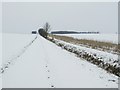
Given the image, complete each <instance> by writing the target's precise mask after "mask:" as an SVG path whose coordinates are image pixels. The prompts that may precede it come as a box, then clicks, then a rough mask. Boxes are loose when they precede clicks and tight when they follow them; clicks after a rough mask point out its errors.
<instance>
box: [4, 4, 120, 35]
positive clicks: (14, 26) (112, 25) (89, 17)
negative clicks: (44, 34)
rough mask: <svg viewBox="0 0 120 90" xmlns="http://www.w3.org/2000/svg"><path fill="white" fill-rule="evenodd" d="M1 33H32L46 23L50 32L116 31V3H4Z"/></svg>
mask: <svg viewBox="0 0 120 90" xmlns="http://www.w3.org/2000/svg"><path fill="white" fill-rule="evenodd" d="M2 5H3V7H2V12H3V13H2V15H3V16H2V18H3V20H2V21H3V22H2V24H3V25H2V26H3V32H11V33H31V31H32V30H38V28H39V27H41V26H43V25H44V23H45V22H49V23H50V25H51V26H52V30H74V31H100V32H105V33H116V32H117V31H118V7H117V2H96V3H95V2H78V3H73V2H67V3H65V2H61V3H53V2H45V3H42V2H26V3H25V2H13V3H12V2H6V3H3V4H2Z"/></svg>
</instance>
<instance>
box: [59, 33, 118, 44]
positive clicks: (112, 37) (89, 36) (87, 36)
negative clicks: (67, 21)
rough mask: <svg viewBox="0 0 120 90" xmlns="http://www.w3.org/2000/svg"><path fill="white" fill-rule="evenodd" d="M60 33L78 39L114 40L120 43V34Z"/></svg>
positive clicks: (113, 41)
mask: <svg viewBox="0 0 120 90" xmlns="http://www.w3.org/2000/svg"><path fill="white" fill-rule="evenodd" d="M59 35H63V36H69V37H74V38H77V39H87V40H96V41H103V42H112V43H115V44H117V43H118V34H59Z"/></svg>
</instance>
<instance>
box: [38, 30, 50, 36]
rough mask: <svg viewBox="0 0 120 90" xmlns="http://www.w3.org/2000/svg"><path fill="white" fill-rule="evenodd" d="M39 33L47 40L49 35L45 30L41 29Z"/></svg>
mask: <svg viewBox="0 0 120 90" xmlns="http://www.w3.org/2000/svg"><path fill="white" fill-rule="evenodd" d="M38 33H39V34H40V35H41V36H43V37H44V38H47V35H48V33H47V32H46V31H45V30H44V29H43V28H40V29H39V30H38Z"/></svg>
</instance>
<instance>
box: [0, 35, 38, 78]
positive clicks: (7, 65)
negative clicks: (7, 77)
mask: <svg viewBox="0 0 120 90" xmlns="http://www.w3.org/2000/svg"><path fill="white" fill-rule="evenodd" d="M37 37H38V35H36V37H35V38H34V39H33V40H32V41H30V42H29V43H28V44H27V45H26V46H24V48H23V49H22V50H21V51H20V52H19V54H18V55H16V56H15V57H13V58H12V59H11V60H8V61H7V63H5V64H3V66H2V67H1V68H0V69H1V72H0V77H1V75H2V74H3V73H4V72H5V71H6V70H7V69H9V67H10V65H11V64H13V63H14V62H15V61H16V60H17V59H18V58H19V57H21V56H22V55H23V54H24V53H25V51H26V50H27V49H28V48H29V47H30V46H31V45H32V44H33V43H34V42H35V40H36V39H37Z"/></svg>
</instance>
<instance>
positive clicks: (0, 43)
mask: <svg viewBox="0 0 120 90" xmlns="http://www.w3.org/2000/svg"><path fill="white" fill-rule="evenodd" d="M1 65H2V33H0V67H1ZM1 88H2V78H1V75H0V89H1Z"/></svg>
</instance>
